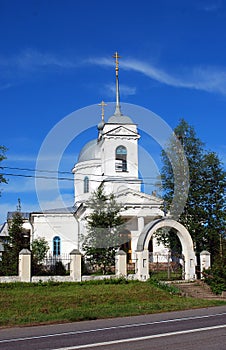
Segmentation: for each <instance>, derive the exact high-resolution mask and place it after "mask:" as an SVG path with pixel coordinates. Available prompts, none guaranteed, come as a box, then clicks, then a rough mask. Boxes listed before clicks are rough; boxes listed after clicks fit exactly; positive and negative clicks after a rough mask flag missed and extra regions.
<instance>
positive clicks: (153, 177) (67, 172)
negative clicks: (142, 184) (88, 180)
mask: <svg viewBox="0 0 226 350" xmlns="http://www.w3.org/2000/svg"><path fill="white" fill-rule="evenodd" d="M1 169H11V170H22V171H33V172H40V173H47V174H48V173H57V174H69V175H73V173H72V172H70V171H60V170H44V169H30V168H19V167H9V166H3V167H1ZM76 174H77V175H87V174H85V173H81V172H76ZM3 175H4V174H3ZM6 175H8V176H9V174H6ZM15 176H16V175H15ZM21 176H22V175H21ZM94 176H99V177H102V176H103V175H101V174H94ZM27 177H29V176H28V175H27ZM31 177H32V176H31ZM35 177H38V175H35ZM143 179H153V180H159V178H158V177H157V176H144V177H143Z"/></svg>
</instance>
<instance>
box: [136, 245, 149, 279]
mask: <svg viewBox="0 0 226 350" xmlns="http://www.w3.org/2000/svg"><path fill="white" fill-rule="evenodd" d="M135 271H136V278H137V279H138V280H140V281H146V280H147V279H148V278H149V251H148V250H146V249H145V250H143V251H137V252H136V266H135Z"/></svg>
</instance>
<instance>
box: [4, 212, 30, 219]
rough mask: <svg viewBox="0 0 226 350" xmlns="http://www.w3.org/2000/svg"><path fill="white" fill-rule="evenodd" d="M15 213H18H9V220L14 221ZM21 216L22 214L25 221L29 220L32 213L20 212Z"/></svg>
mask: <svg viewBox="0 0 226 350" xmlns="http://www.w3.org/2000/svg"><path fill="white" fill-rule="evenodd" d="M15 213H16V211H9V212H8V213H7V220H11V219H13V216H14V214H15ZM20 214H21V216H22V219H23V220H28V219H29V215H30V213H28V212H20Z"/></svg>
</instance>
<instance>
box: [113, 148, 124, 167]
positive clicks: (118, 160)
mask: <svg viewBox="0 0 226 350" xmlns="http://www.w3.org/2000/svg"><path fill="white" fill-rule="evenodd" d="M115 170H116V171H127V150H126V147H124V146H118V147H117V148H116V150H115Z"/></svg>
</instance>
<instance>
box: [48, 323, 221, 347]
mask: <svg viewBox="0 0 226 350" xmlns="http://www.w3.org/2000/svg"><path fill="white" fill-rule="evenodd" d="M225 327H226V325H220V326H212V327H205V328H197V329H188V330H185V331H178V332H169V333H163V334H154V335H147V336H144V337H138V338H128V339H120V340H112V341H107V342H102V343H93V344H85V345H76V346H71V347H66V348H57V349H56V348H55V349H53V350H76V349H88V348H92V349H93V348H97V347H99V346H104V345H115V344H122V343H130V342H134V341H142V340H149V339H154V338H162V337H170V336H172V335H181V334H188V333H195V332H203V331H210V330H213V329H219V328H225Z"/></svg>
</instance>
